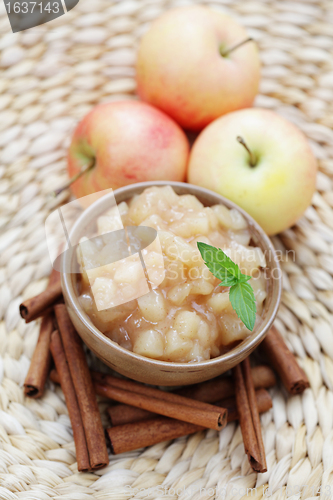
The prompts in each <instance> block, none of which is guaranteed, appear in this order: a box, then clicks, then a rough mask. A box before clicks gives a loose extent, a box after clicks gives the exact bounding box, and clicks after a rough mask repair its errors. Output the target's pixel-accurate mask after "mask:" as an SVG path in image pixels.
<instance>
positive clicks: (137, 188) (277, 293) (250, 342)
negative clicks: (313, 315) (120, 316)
mask: <svg viewBox="0 0 333 500" xmlns="http://www.w3.org/2000/svg"><path fill="white" fill-rule="evenodd" d="M154 186H156V187H163V186H171V187H172V188H178V189H179V190H188V191H189V192H188V194H194V195H195V196H199V197H200V196H201V197H204V196H207V197H212V196H214V197H215V198H216V200H217V202H216V204H223V205H225V206H227V207H228V208H235V209H236V210H238V211H239V212H240V213H241V214H242V215H243V216H244V217H245V219H246V221H247V222H248V224H249V226H250V228H253V229H255V230H256V231H257V232H259V233H260V235H261V238H262V240H263V242H264V245H265V247H266V249H267V250H268V251H269V252H270V254H271V256H272V259H273V261H274V265H275V266H276V268H277V269H278V272H279V277H278V278H271V279H272V282H273V285H272V296H273V298H274V297H275V301H274V302H272V304H271V309H272V310H271V313H270V314H269V315H268V314H267V315H266V318H265V320H264V321H263V323H262V324H261V325H260V326H259V329H258V332H257V333H254V334H253V333H252V334H251V335H249V336H248V337H247V338H246V339H244V340H243V341H242V342H240V343H239V344H237V345H236V346H235V347H233V348H232V349H230V351H228V352H226V353H224V354H221V355H220V356H217V357H215V358H211V359H208V360H204V361H196V362H184V363H180V362H174V361H162V360H158V359H153V358H148V357H146V356H142V355H141V354H137V353H134V352H133V351H130V350H128V349H126V348H124V347H122V346H120V345H119V344H118V343H117V342H115V341H113V340H111V339H110V338H109V337H107V336H106V335H104V334H103V333H102V332H101V331H100V330H99V329H98V328H97V327H96V326H95V325H94V324H93V322H92V320H91V319H90V317H89V316H88V314H87V313H86V312H84V310H83V308H82V307H81V305H80V303H79V300H78V296H77V294H76V293H75V290H74V288H73V286H72V280H71V278H70V276H71V274H69V273H65V272H64V269H66V268H67V269H68V267H66V266H67V262H66V261H67V259H69V258H70V257H71V256H72V255H73V252H72V251H71V252H64V253H63V255H62V262H61V282H62V287H63V289H64V290H65V292H66V298H67V300H66V302H67V301H68V302H69V304H70V306H71V308H72V309H73V310H74V311H75V314H76V315H77V316H78V317H79V319H80V321H81V323H83V324H84V325H85V327H86V328H88V330H89V331H90V333H91V334H92V335H93V336H95V337H96V338H97V339H98V340H99V341H101V342H102V344H104V345H107V346H108V347H110V348H112V349H114V350H115V352H116V351H118V352H119V353H121V354H122V355H125V356H127V357H128V359H129V361H130V360H131V359H135V360H136V361H141V362H145V363H146V365H147V364H149V365H151V366H155V367H158V368H159V369H160V370H161V371H163V368H165V369H166V370H165V371H168V372H170V368H174V369H177V371H179V372H190V371H191V370H193V369H194V368H196V370H195V371H197V369H198V368H199V367H202V368H204V367H208V366H215V365H219V364H221V363H224V362H227V361H229V362H230V361H232V360H233V359H235V358H237V357H238V356H242V354H243V353H244V352H245V353H249V354H250V353H251V352H252V351H253V350H254V349H255V347H256V346H257V345H258V344H259V343H260V342H261V341H262V340H263V339H264V337H265V335H266V333H267V332H268V330H269V328H270V327H271V326H272V324H273V321H274V319H275V317H276V315H277V312H278V308H279V305H280V301H281V294H282V276H281V267H280V264H279V261H278V258H277V255H276V252H275V248H274V246H273V244H272V242H271V240H270V239H269V237H268V236H267V234H266V233H265V232H264V230H263V229H262V227H261V226H260V225H259V224H258V223H257V222H256V221H255V220H254V219H253V218H252V217H251V216H250V215H249V214H248V213H247V212H246V211H245V210H243V209H242V208H241V207H239V206H238V205H237V204H236V203H234V202H232V201H230V200H228V199H227V198H225V197H224V196H222V195H220V194H218V193H216V192H214V191H211V190H210V189H206V188H202V187H200V186H196V185H194V184H190V183H187V182H176V181H147V182H138V183H134V184H129V185H127V186H124V187H121V188H118V189H115V190H113V191H111V192H110V193H108V194H107V195H105V196H103V197H102V198H99V199H98V200H97V201H95V202H94V203H93V204H92V205H90V206H89V207H88V208H87V209H85V210H84V211H83V212H82V214H81V215H80V216H79V218H78V219H77V220H76V222H75V223H74V225H73V227H72V228H71V230H70V233H69V238H71V236H72V234H73V233H75V231H78V228H79V227H80V226H81V224H82V223H83V221H84V220H85V218H86V217H87V216H88V214H89V213H91V212H92V211H95V210H96V207H97V206H98V205H99V204H103V203H105V199H106V198H107V197H111V196H114V197H115V198H116V199H117V197H122V196H124V195H127V194H128V198H131V197H132V196H134V194H138V193H142V191H144V190H145V189H147V188H150V187H154ZM184 194H186V193H184ZM78 333H79V332H78Z"/></svg>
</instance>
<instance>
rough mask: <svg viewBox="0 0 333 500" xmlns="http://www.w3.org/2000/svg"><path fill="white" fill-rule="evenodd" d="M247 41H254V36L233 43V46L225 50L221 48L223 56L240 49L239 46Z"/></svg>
mask: <svg viewBox="0 0 333 500" xmlns="http://www.w3.org/2000/svg"><path fill="white" fill-rule="evenodd" d="M247 42H253V38H251V37H249V38H245V40H242V41H241V42H239V43H236V45H233V46H232V47H230V49H226V50H224V51H222V50H221V51H220V53H221V56H222V57H227V56H228V55H229V54H230V52H233V51H234V50H236V49H238V48H239V47H241V46H242V45H244V44H245V43H247Z"/></svg>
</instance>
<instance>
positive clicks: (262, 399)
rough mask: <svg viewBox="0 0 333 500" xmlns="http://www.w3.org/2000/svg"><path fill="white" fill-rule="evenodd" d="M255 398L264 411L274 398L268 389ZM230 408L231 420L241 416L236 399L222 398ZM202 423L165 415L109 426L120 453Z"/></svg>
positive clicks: (113, 445)
mask: <svg viewBox="0 0 333 500" xmlns="http://www.w3.org/2000/svg"><path fill="white" fill-rule="evenodd" d="M256 400H257V404H258V409H259V411H260V412H261V413H262V412H265V411H267V410H269V409H270V408H271V407H272V400H271V397H270V395H269V394H268V392H267V391H266V390H265V389H259V390H258V391H256ZM223 404H224V405H225V406H226V407H227V408H228V411H229V413H228V422H231V421H232V420H236V419H237V418H238V414H237V408H236V402H235V399H228V400H223ZM204 429H205V428H204V427H202V426H199V425H194V424H190V423H187V422H182V421H180V420H174V419H171V418H166V417H157V418H154V419H150V420H146V421H144V420H142V421H140V422H135V423H131V424H126V425H119V426H116V427H111V428H109V429H107V434H108V436H109V439H110V444H111V449H112V452H113V453H114V454H115V455H117V454H119V453H125V452H128V451H132V450H136V449H138V448H143V447H146V446H151V445H154V444H157V443H161V442H162V441H167V440H171V439H176V438H178V437H181V436H186V435H188V434H193V433H195V432H198V431H201V430H204Z"/></svg>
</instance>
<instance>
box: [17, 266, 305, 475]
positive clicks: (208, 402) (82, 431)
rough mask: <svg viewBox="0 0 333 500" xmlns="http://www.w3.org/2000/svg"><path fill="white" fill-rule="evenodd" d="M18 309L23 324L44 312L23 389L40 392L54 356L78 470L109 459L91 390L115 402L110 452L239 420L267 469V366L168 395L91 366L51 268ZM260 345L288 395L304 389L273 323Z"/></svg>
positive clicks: (248, 446)
mask: <svg viewBox="0 0 333 500" xmlns="http://www.w3.org/2000/svg"><path fill="white" fill-rule="evenodd" d="M20 312H21V316H22V317H23V318H24V319H25V320H26V321H27V322H29V321H32V320H34V319H36V318H38V317H40V316H42V321H41V326H40V334H39V339H38V342H37V345H36V349H35V352H34V355H33V357H32V360H31V366H30V369H29V372H28V375H27V377H26V380H25V384H24V390H25V394H26V395H27V396H29V397H40V396H41V395H42V394H43V390H44V386H45V382H46V380H47V377H48V375H49V372H50V369H51V365H52V358H53V362H54V368H53V369H52V370H51V372H50V379H51V380H52V381H53V382H55V383H60V384H61V388H62V390H63V392H64V396H65V400H66V404H67V408H68V413H69V417H70V420H71V423H72V428H73V437H74V442H75V446H76V455H77V465H78V470H79V471H88V470H96V469H98V468H101V467H104V466H106V465H107V464H108V462H109V459H108V453H107V447H106V440H105V437H104V431H103V428H102V423H101V417H100V414H99V410H98V406H97V400H96V395H99V396H102V397H104V398H108V399H110V400H112V401H116V402H118V403H120V404H116V405H114V404H113V405H112V406H110V408H109V409H108V414H109V417H110V421H111V427H110V428H108V429H107V431H106V434H107V437H108V440H109V443H110V446H111V451H112V452H113V453H115V454H118V453H124V452H127V451H131V450H134V449H138V448H142V447H146V446H150V445H153V444H157V443H159V442H162V441H166V440H171V439H175V438H178V437H180V436H184V435H188V434H192V433H194V432H197V431H200V430H204V429H215V430H220V429H222V428H223V427H224V426H225V425H226V424H227V422H230V421H233V420H239V422H240V426H241V430H242V434H243V440H244V447H245V452H246V453H247V455H248V458H249V461H250V464H251V467H252V468H253V470H255V471H257V472H264V471H265V470H266V469H267V466H266V458H265V450H264V445H263V439H262V434H261V426H260V418H259V414H260V413H262V412H265V411H267V410H268V409H269V408H271V406H272V400H271V397H270V395H269V393H268V392H267V390H266V389H268V388H270V387H272V386H273V385H275V383H276V379H275V375H274V372H273V370H272V369H271V368H269V367H268V366H256V367H253V368H251V366H250V362H249V359H246V360H245V361H243V362H242V363H241V364H240V365H238V366H236V367H235V368H234V369H233V373H232V376H231V377H223V378H221V377H220V378H217V379H214V380H210V381H208V382H203V383H201V384H197V385H194V386H188V387H185V388H183V389H181V390H178V391H173V392H166V391H161V390H159V389H156V388H152V387H148V386H145V385H143V384H140V383H137V382H133V381H131V380H125V379H122V378H118V377H114V376H112V375H105V374H102V373H99V372H95V371H90V370H89V368H88V365H87V361H86V357H85V354H84V350H83V344H82V341H81V339H80V337H79V335H78V334H77V332H76V331H75V329H74V327H73V325H72V323H71V320H70V317H69V315H68V312H67V308H66V306H65V305H64V303H63V299H62V292H61V285H60V276H59V273H57V272H56V271H53V272H52V274H51V276H50V280H49V284H48V287H47V289H46V290H45V292H42V293H41V294H40V295H38V296H36V297H33V298H32V299H29V300H27V301H25V302H24V303H23V304H21V306H20ZM260 350H261V351H262V353H263V354H264V356H265V358H266V360H267V361H268V362H269V363H270V365H271V366H272V367H273V368H274V370H275V371H276V372H277V373H278V374H279V376H280V378H281V380H282V382H283V384H284V385H285V387H286V389H287V390H288V391H289V392H290V393H291V394H299V393H301V392H303V391H304V390H305V389H306V388H307V387H309V382H308V380H307V377H306V375H305V373H304V372H303V370H302V369H301V368H300V367H299V366H298V364H297V361H296V359H295V357H294V356H293V354H292V353H291V352H290V351H289V349H288V348H287V346H286V344H285V342H284V341H283V338H282V337H281V335H280V334H279V332H278V331H277V330H276V329H275V328H274V327H273V328H272V329H271V330H270V332H269V333H268V335H267V336H266V339H265V340H264V341H263V342H262V344H261V346H260Z"/></svg>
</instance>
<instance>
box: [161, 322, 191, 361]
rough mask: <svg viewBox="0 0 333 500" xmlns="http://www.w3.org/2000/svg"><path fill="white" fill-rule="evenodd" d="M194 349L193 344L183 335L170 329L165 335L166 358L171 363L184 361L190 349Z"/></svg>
mask: <svg viewBox="0 0 333 500" xmlns="http://www.w3.org/2000/svg"><path fill="white" fill-rule="evenodd" d="M192 347H193V342H192V341H191V340H189V339H185V338H184V337H183V336H182V335H179V333H178V332H177V331H176V330H174V329H172V328H171V329H170V330H169V331H168V332H167V333H166V335H165V352H164V353H165V356H166V358H167V359H169V360H170V361H177V360H179V359H184V358H185V357H186V355H187V353H188V351H189V350H190V349H192Z"/></svg>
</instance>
